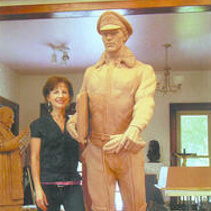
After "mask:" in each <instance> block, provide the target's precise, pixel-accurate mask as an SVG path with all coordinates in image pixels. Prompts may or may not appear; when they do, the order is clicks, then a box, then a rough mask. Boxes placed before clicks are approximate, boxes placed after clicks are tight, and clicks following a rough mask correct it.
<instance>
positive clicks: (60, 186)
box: [56, 185, 64, 188]
mask: <svg viewBox="0 0 211 211" xmlns="http://www.w3.org/2000/svg"><path fill="white" fill-rule="evenodd" d="M56 186H57V188H63V187H64V185H56Z"/></svg>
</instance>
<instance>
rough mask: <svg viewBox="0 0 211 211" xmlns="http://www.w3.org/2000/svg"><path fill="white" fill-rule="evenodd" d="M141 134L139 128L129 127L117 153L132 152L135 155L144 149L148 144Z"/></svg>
mask: <svg viewBox="0 0 211 211" xmlns="http://www.w3.org/2000/svg"><path fill="white" fill-rule="evenodd" d="M140 133H141V132H140V130H139V128H138V127H136V126H129V127H128V129H127V130H126V131H125V133H124V135H123V137H122V140H121V142H120V143H119V146H118V148H117V149H116V153H119V152H120V151H131V152H134V153H135V152H138V151H139V150H140V149H142V148H144V146H145V145H146V143H145V142H144V141H143V140H142V138H141V134H140Z"/></svg>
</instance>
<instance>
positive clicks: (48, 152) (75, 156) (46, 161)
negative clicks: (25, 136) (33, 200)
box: [30, 114, 81, 182]
mask: <svg viewBox="0 0 211 211" xmlns="http://www.w3.org/2000/svg"><path fill="white" fill-rule="evenodd" d="M67 120H68V117H66V121H67ZM30 129H31V137H36V138H40V139H41V149H40V179H41V182H57V181H78V180H80V179H81V176H80V175H79V174H78V172H77V166H78V161H79V145H78V142H77V141H75V140H74V139H73V138H72V137H71V136H70V135H69V133H68V132H67V130H66V127H65V129H64V132H62V131H61V129H60V128H59V126H58V125H57V123H56V122H55V121H54V119H53V118H52V116H51V115H50V114H48V115H46V116H43V117H40V118H38V119H37V120H35V121H33V122H32V123H31V124H30Z"/></svg>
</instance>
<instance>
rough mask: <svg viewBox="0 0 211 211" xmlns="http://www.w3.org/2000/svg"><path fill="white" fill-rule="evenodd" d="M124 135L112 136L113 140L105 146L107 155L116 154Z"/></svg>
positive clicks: (104, 149)
mask: <svg viewBox="0 0 211 211" xmlns="http://www.w3.org/2000/svg"><path fill="white" fill-rule="evenodd" d="M122 136H123V134H119V135H112V136H110V138H111V140H110V141H109V142H107V143H106V144H105V145H104V146H103V151H104V152H106V153H115V152H116V150H117V149H118V147H119V144H120V142H121V140H122Z"/></svg>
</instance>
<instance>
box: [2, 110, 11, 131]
mask: <svg viewBox="0 0 211 211" xmlns="http://www.w3.org/2000/svg"><path fill="white" fill-rule="evenodd" d="M2 122H3V124H4V125H5V126H6V127H7V128H12V125H13V123H14V114H13V112H12V111H8V112H6V113H5V114H4V116H3V119H2Z"/></svg>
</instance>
